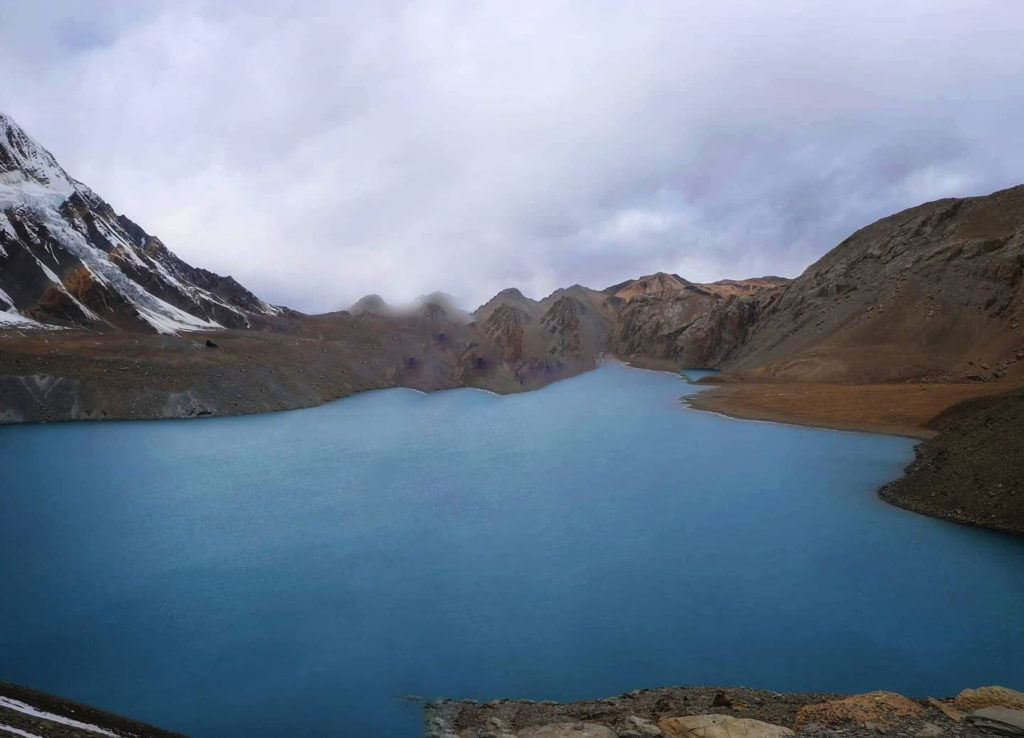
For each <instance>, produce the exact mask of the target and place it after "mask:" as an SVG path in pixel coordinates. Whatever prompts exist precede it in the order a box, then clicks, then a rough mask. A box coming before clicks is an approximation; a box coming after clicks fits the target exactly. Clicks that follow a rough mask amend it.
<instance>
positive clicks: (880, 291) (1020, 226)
mask: <svg viewBox="0 0 1024 738" xmlns="http://www.w3.org/2000/svg"><path fill="white" fill-rule="evenodd" d="M1022 324H1024V186H1019V187H1014V188H1012V189H1008V190H1002V191H1000V192H995V193H993V194H991V195H988V196H985V197H970V198H965V199H946V200H938V201H936V202H931V203H927V204H924V205H920V206H918V207H915V208H910V209H909V210H905V211H903V212H901V213H897V214H895V215H892V216H889V217H888V218H883V219H881V220H879V221H877V222H876V223H873V224H872V225H869V226H867V227H866V228H862V229H861V230H859V231H857V232H856V233H854V234H853V235H852V236H850V237H849V238H848V239H846V240H845V241H843V242H842V243H841V244H839V245H838V246H837V247H836V248H834V249H833V250H832V251H830V252H829V253H828V254H826V255H825V256H824V257H823V258H822V259H820V260H819V261H818V262H816V263H815V264H812V265H811V266H810V267H808V269H807V270H806V271H805V272H804V273H803V274H802V275H801V276H800V277H798V278H797V279H796V280H794V281H793V283H792V284H790V285H789V286H788V287H786V288H784V290H783V291H782V293H781V294H780V295H779V297H778V299H776V300H774V301H773V302H772V303H771V304H769V305H766V306H765V309H764V310H763V311H762V312H761V315H760V316H759V318H758V322H757V326H756V329H755V330H754V331H753V332H752V333H751V335H750V338H749V340H748V341H747V342H746V343H745V344H744V345H743V346H742V347H741V348H740V349H739V350H738V351H737V352H736V353H735V355H734V356H733V357H731V358H730V359H729V361H727V362H726V363H725V364H724V366H723V368H725V369H728V370H731V371H736V372H750V373H760V374H767V375H770V376H772V377H775V378H779V379H795V380H802V381H896V380H907V379H919V380H951V379H974V380H987V379H996V378H1001V377H1015V376H1024V364H1022V359H1024V336H1022V329H1021V325H1022Z"/></svg>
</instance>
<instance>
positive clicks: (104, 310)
mask: <svg viewBox="0 0 1024 738" xmlns="http://www.w3.org/2000/svg"><path fill="white" fill-rule="evenodd" d="M281 313H282V310H281V309H280V308H277V307H274V306H271V305H268V304H266V303H265V302H263V301H261V300H259V299H258V298H257V297H256V296H255V295H253V294H252V293H251V292H249V291H248V290H246V289H245V288H244V287H242V285H240V284H238V282H236V281H235V280H234V279H232V278H231V277H221V276H218V275H216V274H213V273H212V272H208V271H206V270H204V269H197V268H195V267H192V266H190V265H188V264H186V263H185V262H183V261H182V260H181V259H179V258H178V257H176V256H175V255H174V254H173V253H171V252H170V251H169V250H168V249H167V248H166V247H165V246H164V245H163V243H161V241H160V240H159V239H158V238H156V237H154V236H150V235H149V234H148V233H146V232H145V231H144V230H143V229H142V228H140V227H139V226H138V225H136V224H135V223H133V222H132V221H131V220H129V219H128V218H126V217H125V216H123V215H117V214H116V213H115V212H114V210H113V209H112V208H111V207H110V205H108V204H107V203H106V202H104V201H103V199H102V198H100V197H99V196H98V195H97V194H96V193H94V192H93V191H92V190H90V189H89V188H88V187H86V186H85V185H84V184H82V183H81V182H79V181H77V180H75V179H73V178H72V177H70V176H69V175H68V174H67V172H65V171H64V169H63V168H62V167H61V166H60V165H59V164H58V163H57V161H56V160H55V159H54V158H53V156H52V155H51V154H50V153H49V152H48V151H46V149H44V148H43V147H42V146H40V145H39V144H38V143H36V142H35V141H34V140H33V139H32V138H31V137H30V136H28V134H26V133H25V132H24V131H23V130H22V129H21V128H20V127H19V126H18V125H17V124H16V123H15V122H14V121H13V120H12V119H11V118H9V117H7V116H6V115H3V114H2V113H0V324H6V325H22V326H26V325H29V326H31V325H36V324H44V325H45V324H51V325H57V326H72V325H77V326H87V327H89V328H100V329H104V328H118V329H125V330H140V331H151V332H153V331H155V332H159V333H173V332H175V331H181V330H208V329H216V328H221V327H231V328H243V327H257V326H260V325H263V324H265V323H266V321H267V320H268V319H270V318H273V317H275V316H278V315H280V314H281Z"/></svg>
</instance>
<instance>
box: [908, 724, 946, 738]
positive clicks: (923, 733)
mask: <svg viewBox="0 0 1024 738" xmlns="http://www.w3.org/2000/svg"><path fill="white" fill-rule="evenodd" d="M942 735H943V730H942V728H940V727H939V726H938V725H936V724H935V723H925V724H924V725H923V726H921V729H920V730H919V731H917V732H916V733H914V738H941V737H942Z"/></svg>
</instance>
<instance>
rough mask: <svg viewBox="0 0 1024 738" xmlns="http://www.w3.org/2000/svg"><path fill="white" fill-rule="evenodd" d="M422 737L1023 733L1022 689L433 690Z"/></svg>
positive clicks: (927, 737) (854, 737) (926, 737)
mask: <svg viewBox="0 0 1024 738" xmlns="http://www.w3.org/2000/svg"><path fill="white" fill-rule="evenodd" d="M425 724H426V727H425V731H426V736H427V737H428V738H647V737H650V738H656V737H657V736H663V737H664V738H682V737H684V736H685V737H687V738H781V737H782V736H789V735H808V736H812V735H813V736H848V737H849V738H861V737H867V736H878V735H893V736H915V737H916V738H941V737H942V736H950V737H953V736H985V735H988V736H991V735H1024V693H1021V692H1017V691H1014V690H1012V689H1007V688H1005V687H981V688H978V689H965V690H963V691H962V692H960V694H958V695H957V696H956V697H952V698H945V699H935V698H932V697H928V698H923V699H911V698H907V697H904V696H902V695H899V694H895V693H893V692H884V691H877V692H869V693H867V694H860V695H852V696H844V695H837V694H829V693H794V692H790V693H785V692H773V691H770V690H763V689H751V688H747V687H661V688H657V689H638V690H635V691H633V692H627V693H626V694H623V695H620V696H618V697H610V698H606V699H597V700H585V701H580V702H566V703H556V702H533V701H529V700H495V701H493V702H487V703H478V702H474V701H472V700H440V701H437V702H431V703H427V704H426V705H425Z"/></svg>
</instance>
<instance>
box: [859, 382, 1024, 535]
mask: <svg viewBox="0 0 1024 738" xmlns="http://www.w3.org/2000/svg"><path fill="white" fill-rule="evenodd" d="M929 425H930V426H931V427H932V428H933V429H935V430H937V431H938V432H939V434H938V435H937V436H936V437H935V438H932V439H930V440H928V441H925V442H924V443H922V444H921V445H920V446H918V447H917V449H916V456H917V458H916V459H915V460H914V462H913V463H912V464H911V465H910V466H908V467H907V469H906V472H905V474H904V476H903V477H901V478H900V479H897V480H896V481H895V482H891V483H889V484H887V485H885V486H884V487H882V489H881V490H880V491H879V494H880V495H881V496H882V498H883V499H884V500H886V501H887V502H891V503H892V504H894V505H899V506H900V507H905V508H907V509H908V510H914V511H915V512H920V513H924V514H925V515H931V516H933V517H938V518H945V519H948V520H953V521H955V522H958V523H965V524H968V525H977V526H981V527H985V528H993V529H995V530H1001V531H1005V532H1007V533H1016V534H1018V535H1024V389H1018V390H1014V391H1012V392H1008V393H1004V394H1000V395H991V396H988V397H980V398H976V399H973V400H967V401H965V402H961V403H958V404H956V405H954V406H953V407H951V408H949V410H946V411H945V412H944V413H942V414H940V415H939V416H938V417H937V418H935V420H933V421H932V422H931V423H929Z"/></svg>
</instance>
